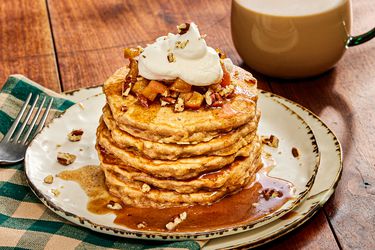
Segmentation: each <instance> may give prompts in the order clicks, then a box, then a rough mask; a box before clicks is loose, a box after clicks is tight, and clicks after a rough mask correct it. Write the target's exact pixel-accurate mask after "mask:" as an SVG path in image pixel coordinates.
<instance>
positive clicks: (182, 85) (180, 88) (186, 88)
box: [169, 78, 192, 93]
mask: <svg viewBox="0 0 375 250" xmlns="http://www.w3.org/2000/svg"><path fill="white" fill-rule="evenodd" d="M191 87H192V86H191V85H190V84H189V83H187V82H185V81H184V80H181V79H180V78H177V80H176V81H174V83H173V84H172V85H171V86H170V87H169V89H170V90H173V91H176V92H180V93H187V92H190V91H191Z"/></svg>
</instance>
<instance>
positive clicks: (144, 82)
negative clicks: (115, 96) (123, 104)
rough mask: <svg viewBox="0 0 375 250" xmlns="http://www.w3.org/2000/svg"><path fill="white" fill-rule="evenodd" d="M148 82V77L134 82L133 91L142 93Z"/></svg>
mask: <svg viewBox="0 0 375 250" xmlns="http://www.w3.org/2000/svg"><path fill="white" fill-rule="evenodd" d="M147 84H148V80H146V79H142V80H139V81H136V82H135V83H134V86H133V88H132V91H133V92H134V93H136V94H141V92H142V90H143V89H144V88H146V86H147Z"/></svg>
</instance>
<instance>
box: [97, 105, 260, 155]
mask: <svg viewBox="0 0 375 250" xmlns="http://www.w3.org/2000/svg"><path fill="white" fill-rule="evenodd" d="M258 119H259V114H258V115H257V116H256V117H254V119H253V120H252V121H251V122H249V123H248V124H245V125H243V126H241V127H239V128H237V129H235V130H232V131H231V132H229V133H224V134H221V135H220V136H218V137H216V138H214V139H212V140H210V141H208V142H206V143H198V144H185V145H181V144H172V143H168V144H167V143H158V142H152V141H147V140H143V139H140V138H136V137H134V136H132V135H130V134H128V133H127V132H124V131H122V130H120V129H119V128H118V127H117V124H116V121H115V120H114V119H113V117H112V114H111V111H110V109H109V107H108V106H107V105H106V106H105V107H104V108H103V121H104V123H105V125H106V126H107V128H108V129H109V130H110V132H111V137H112V139H113V140H114V141H115V143H116V145H117V146H119V147H120V148H122V149H125V150H128V151H129V150H132V151H137V152H139V153H141V154H143V155H144V156H146V157H149V158H152V159H160V160H176V159H178V158H186V157H191V156H199V155H212V156H215V155H216V156H227V155H231V154H235V153H236V152H237V151H238V150H239V149H240V148H242V147H244V146H246V145H247V144H249V143H250V142H251V141H252V140H253V139H254V136H255V134H256V128H257V127H258Z"/></svg>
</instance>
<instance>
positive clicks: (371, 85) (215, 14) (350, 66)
mask: <svg viewBox="0 0 375 250" xmlns="http://www.w3.org/2000/svg"><path fill="white" fill-rule="evenodd" d="M373 1H374V0H356V1H353V3H352V5H353V14H354V15H353V16H354V23H353V28H354V30H353V32H354V34H359V33H363V32H365V31H367V30H369V29H370V28H372V26H374V25H375V22H374V14H373V13H375V5H374V2H373ZM186 21H194V22H196V23H197V24H199V26H200V29H201V31H202V33H206V34H208V37H207V42H208V44H209V45H210V46H212V47H218V48H221V49H222V50H224V51H225V52H226V53H227V54H228V56H229V57H231V58H232V59H233V61H234V62H235V64H237V65H240V66H242V67H244V68H246V69H247V67H246V65H243V63H242V60H241V59H240V57H239V56H238V54H237V52H236V51H235V49H234V46H233V43H232V41H231V36H230V0H190V1H188V0H179V1H167V0H158V1H156V0H144V1H130V0H129V1H120V0H106V1H99V0H97V1H95V0H80V1H77V0H65V1H60V0H47V1H44V0H35V1H26V0H2V1H1V3H0V34H1V35H0V86H1V85H2V84H3V83H4V82H5V80H6V78H7V77H8V75H9V74H13V73H21V74H24V75H26V76H27V77H29V78H31V79H33V80H35V81H37V82H39V83H41V84H42V85H44V86H47V87H49V88H51V89H53V90H55V91H67V90H72V89H77V88H81V87H87V86H93V85H98V84H100V83H102V82H103V81H104V80H105V79H106V77H107V76H109V75H110V74H111V73H112V72H114V71H115V70H116V69H117V68H119V67H121V66H122V65H124V64H125V63H126V61H125V60H124V59H123V57H122V50H123V48H124V47H126V46H134V45H138V44H140V45H145V44H146V43H150V42H151V41H153V40H154V39H155V38H156V37H158V36H160V35H163V34H166V33H167V32H170V31H174V30H175V26H176V24H178V23H181V22H186ZM250 71H251V69H250ZM254 74H255V76H256V77H257V78H258V79H259V86H260V88H263V89H266V90H270V91H273V92H275V93H277V94H280V95H282V96H285V97H287V98H289V99H291V100H293V101H296V102H298V103H300V104H302V105H304V106H305V107H307V108H309V109H310V110H312V111H313V112H314V113H316V114H318V115H319V116H320V117H321V118H322V119H323V121H325V122H326V123H327V124H328V125H329V126H330V127H331V128H332V129H333V130H334V131H335V132H336V134H337V136H338V137H339V139H340V141H341V143H342V146H343V149H344V172H343V176H342V179H341V181H340V183H339V185H338V187H337V191H336V193H335V194H334V196H333V197H332V198H331V199H330V200H329V202H328V203H327V204H326V205H325V207H324V209H323V210H321V211H320V212H319V213H318V214H317V215H316V216H314V217H313V219H312V220H310V221H309V222H307V223H306V224H305V225H303V226H302V227H301V228H299V229H297V230H296V231H294V232H292V233H290V234H288V235H287V236H284V237H283V238H281V239H279V240H277V241H275V242H273V243H271V244H268V245H266V246H264V248H266V249H280V248H281V249H337V248H338V249H340V248H343V249H375V150H374V148H375V132H374V131H375V41H371V42H368V43H367V44H364V45H361V46H358V47H354V48H350V49H349V51H348V52H347V53H346V55H345V56H344V58H343V59H342V60H341V61H340V62H339V63H338V65H337V66H336V67H335V68H334V69H333V70H331V71H329V72H327V73H325V74H323V75H321V76H318V77H315V78H310V79H305V80H299V81H291V80H284V81H282V80H277V79H272V78H267V77H265V76H262V75H260V74H257V73H256V72H255V73H254Z"/></svg>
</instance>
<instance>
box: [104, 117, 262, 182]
mask: <svg viewBox="0 0 375 250" xmlns="http://www.w3.org/2000/svg"><path fill="white" fill-rule="evenodd" d="M97 143H98V144H99V145H100V146H101V147H102V148H104V150H105V151H106V152H107V153H108V154H112V155H114V157H116V158H118V159H119V160H120V161H121V162H122V163H123V165H127V166H131V167H133V168H135V169H138V170H140V171H145V172H147V173H149V174H151V175H154V176H157V177H162V178H169V177H172V178H175V179H181V180H182V179H189V178H192V177H196V176H198V175H200V174H201V173H203V172H208V171H214V170H218V169H221V168H222V167H224V166H226V165H228V164H231V163H232V162H234V161H235V159H236V158H237V157H248V156H249V155H250V153H251V152H252V150H253V148H254V147H255V146H256V145H257V143H259V142H258V141H257V140H253V142H252V143H251V144H248V145H246V146H245V147H243V148H241V149H240V150H238V151H237V152H236V153H235V154H233V155H228V156H196V157H190V158H180V159H178V160H174V161H168V160H152V159H149V158H145V157H143V156H140V155H137V154H135V153H134V152H132V151H127V150H123V149H121V148H120V147H118V146H117V145H116V143H115V142H114V140H113V139H112V138H111V134H110V132H109V130H108V129H107V128H106V127H105V125H104V124H101V125H99V127H98V130H97Z"/></svg>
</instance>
